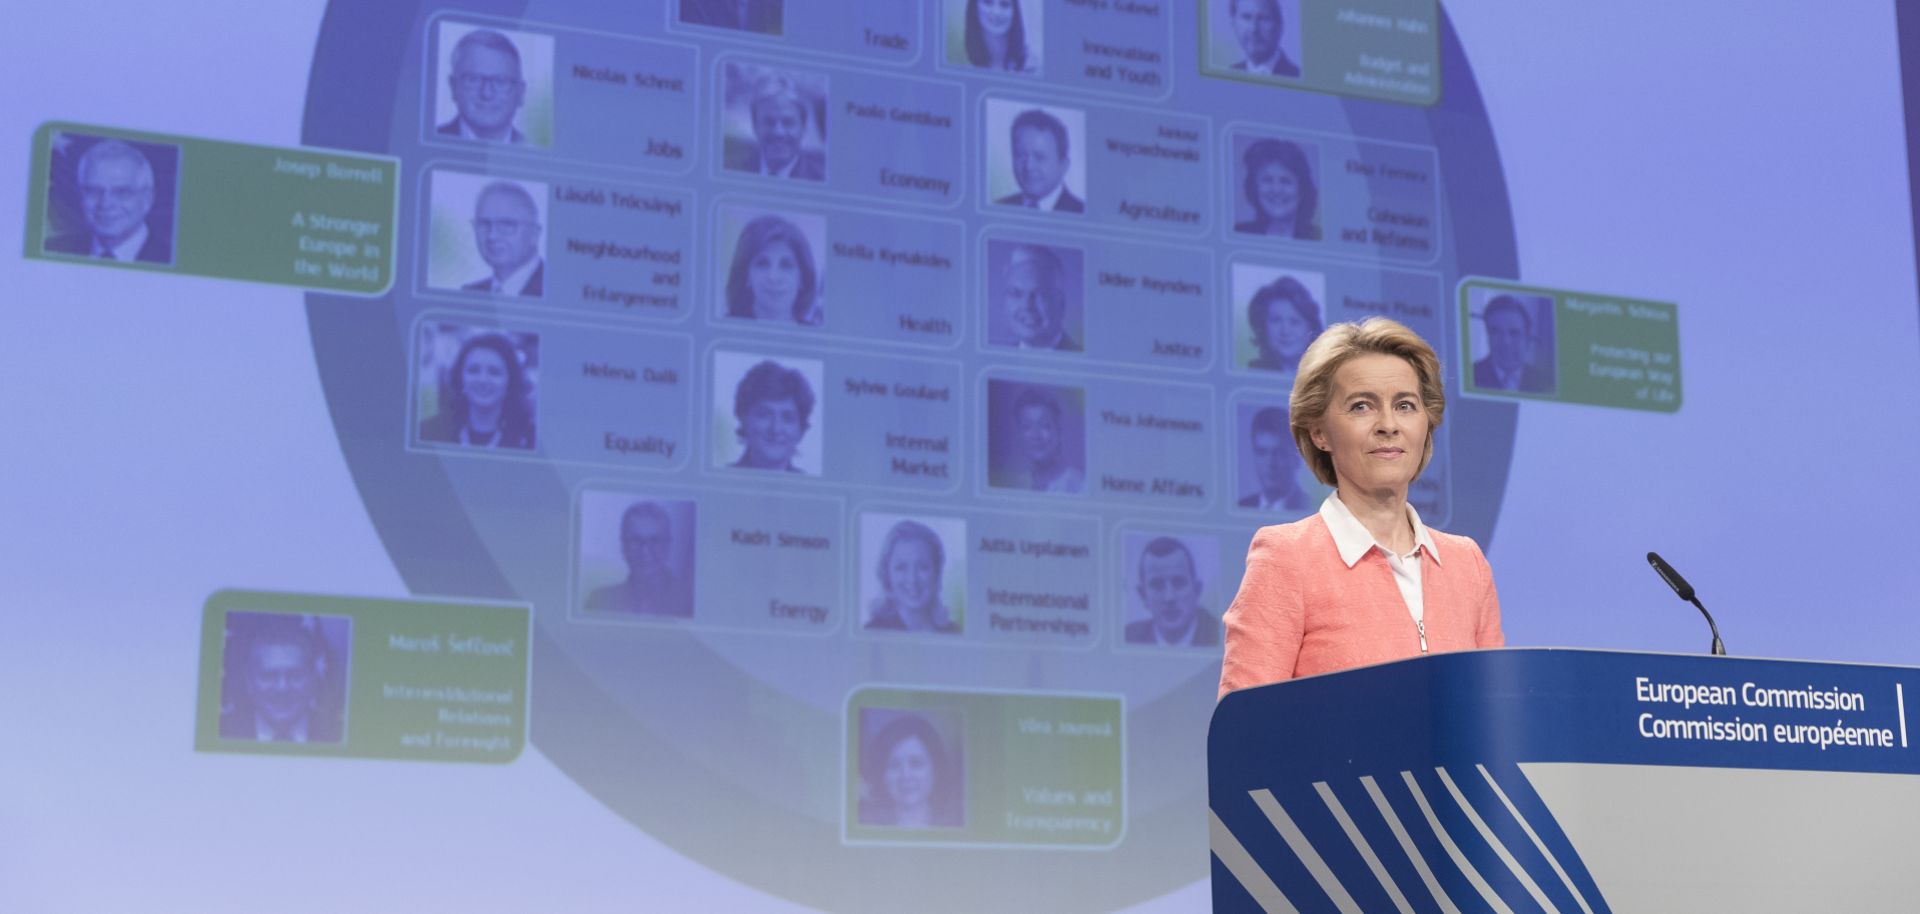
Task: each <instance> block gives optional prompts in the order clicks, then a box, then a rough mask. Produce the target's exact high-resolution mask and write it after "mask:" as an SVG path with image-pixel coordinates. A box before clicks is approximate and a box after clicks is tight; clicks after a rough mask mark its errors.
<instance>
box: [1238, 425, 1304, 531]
mask: <svg viewBox="0 0 1920 914" xmlns="http://www.w3.org/2000/svg"><path fill="white" fill-rule="evenodd" d="M1237 413H1238V419H1239V422H1238V425H1239V430H1240V442H1239V448H1238V453H1239V455H1240V491H1241V492H1243V493H1245V494H1243V495H1241V496H1240V501H1239V502H1238V506H1239V507H1241V508H1246V509H1250V510H1253V511H1259V512H1262V513H1272V514H1302V515H1304V514H1305V513H1306V512H1307V510H1308V509H1310V508H1312V507H1313V506H1314V504H1313V498H1312V496H1311V495H1309V494H1308V490H1307V485H1306V484H1305V483H1303V482H1302V481H1301V479H1300V474H1301V472H1302V471H1303V470H1304V469H1305V467H1306V464H1305V462H1304V461H1302V460H1301V459H1300V451H1299V447H1298V445H1297V444H1296V443H1295V441H1294V437H1293V428H1292V424H1291V423H1290V422H1288V421H1287V407H1286V405H1285V404H1273V403H1242V404H1240V405H1239V407H1238V410H1237Z"/></svg>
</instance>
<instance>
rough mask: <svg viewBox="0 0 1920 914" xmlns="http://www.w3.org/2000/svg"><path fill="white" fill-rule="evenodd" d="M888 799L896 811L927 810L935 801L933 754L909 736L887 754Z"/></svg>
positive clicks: (914, 737)
mask: <svg viewBox="0 0 1920 914" xmlns="http://www.w3.org/2000/svg"><path fill="white" fill-rule="evenodd" d="M887 796H889V797H891V798H892V799H893V805H894V806H895V807H907V808H910V807H916V806H925V805H927V803H928V801H930V800H931V799H932V798H933V754H932V753H930V752H928V751H927V746H926V744H925V743H923V742H921V741H920V737H917V736H909V737H907V738H906V739H903V740H901V741H900V742H898V743H895V744H894V746H893V751H892V752H889V753H887Z"/></svg>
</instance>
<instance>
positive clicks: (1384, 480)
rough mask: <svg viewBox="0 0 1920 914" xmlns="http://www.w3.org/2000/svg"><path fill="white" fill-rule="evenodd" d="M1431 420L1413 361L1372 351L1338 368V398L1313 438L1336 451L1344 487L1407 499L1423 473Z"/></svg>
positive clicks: (1336, 466)
mask: <svg viewBox="0 0 1920 914" xmlns="http://www.w3.org/2000/svg"><path fill="white" fill-rule="evenodd" d="M1430 421H1431V420H1430V418H1429V417H1428V415H1427V410H1426V407H1425V406H1424V405H1423V404H1422V403H1421V401H1420V376H1419V375H1418V374H1416V373H1415V372H1414V370H1413V364H1412V363H1410V362H1408V361H1407V360H1406V359H1403V358H1400V357H1399V356H1392V355H1384V354H1381V353H1377V352H1376V353H1369V354H1367V355H1363V356H1358V357H1356V358H1352V359H1349V360H1347V362H1346V363H1345V364H1342V365H1341V366H1340V368H1339V370H1337V371H1335V372H1334V373H1333V398H1332V400H1331V402H1329V403H1328V404H1327V415H1326V417H1325V418H1323V419H1321V420H1320V425H1319V427H1318V428H1316V429H1314V431H1313V443H1314V445H1315V446H1317V447H1320V448H1322V449H1324V450H1326V451H1327V452H1328V453H1329V454H1331V455H1332V456H1333V472H1334V475H1335V476H1336V477H1338V479H1339V483H1340V491H1342V492H1346V491H1349V490H1352V491H1354V492H1359V493H1387V492H1397V493H1398V494H1399V495H1400V497H1402V498H1405V497H1406V494H1407V487H1408V486H1410V485H1411V484H1412V483H1413V477H1415V476H1417V475H1419V473H1420V459H1421V457H1422V456H1423V455H1424V454H1425V452H1426V446H1427V429H1428V428H1429V423H1430Z"/></svg>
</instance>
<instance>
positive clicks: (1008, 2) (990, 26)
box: [977, 0, 1014, 38]
mask: <svg viewBox="0 0 1920 914" xmlns="http://www.w3.org/2000/svg"><path fill="white" fill-rule="evenodd" d="M1013 3H1014V0H979V5H978V7H977V9H978V10H979V13H980V31H982V32H985V33H987V34H989V35H992V36H994V37H996V38H998V37H1000V36H1002V35H1005V34H1006V33H1007V30H1008V29H1011V28H1013Z"/></svg>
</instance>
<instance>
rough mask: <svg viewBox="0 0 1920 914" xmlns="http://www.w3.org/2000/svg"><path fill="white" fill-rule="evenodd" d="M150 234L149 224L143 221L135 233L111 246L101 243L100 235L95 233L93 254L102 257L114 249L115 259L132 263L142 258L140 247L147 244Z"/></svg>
mask: <svg viewBox="0 0 1920 914" xmlns="http://www.w3.org/2000/svg"><path fill="white" fill-rule="evenodd" d="M149 234H151V233H150V232H148V231H147V224H146V223H145V222H142V223H140V227H139V228H137V229H134V230H133V234H131V235H128V236H127V240H125V241H122V242H120V243H119V244H116V245H113V246H111V247H109V246H107V245H104V244H101V243H100V236H98V235H95V236H93V256H95V257H100V256H102V255H104V254H106V253H107V252H108V251H112V252H113V259H115V260H121V261H126V262H128V263H132V262H133V261H135V260H139V259H140V249H141V248H143V247H146V246H147V235H149Z"/></svg>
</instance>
